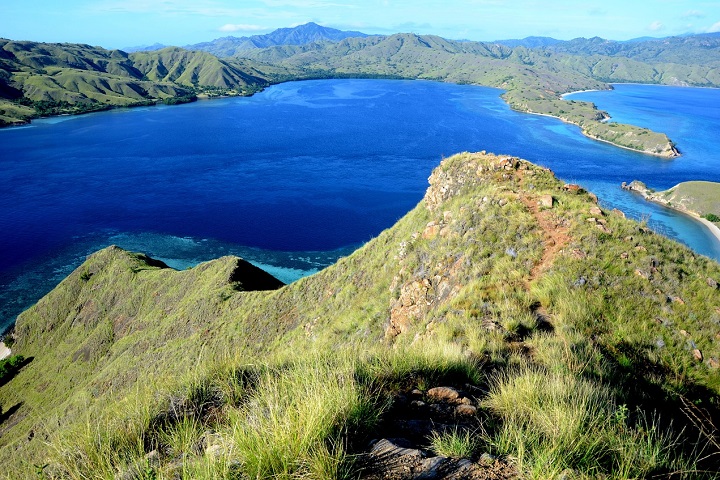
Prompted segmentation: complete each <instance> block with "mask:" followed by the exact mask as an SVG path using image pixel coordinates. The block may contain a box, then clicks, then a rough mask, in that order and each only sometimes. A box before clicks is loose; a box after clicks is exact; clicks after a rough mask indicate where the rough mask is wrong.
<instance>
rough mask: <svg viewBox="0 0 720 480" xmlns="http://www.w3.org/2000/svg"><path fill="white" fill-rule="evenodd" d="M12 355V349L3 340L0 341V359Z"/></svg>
mask: <svg viewBox="0 0 720 480" xmlns="http://www.w3.org/2000/svg"><path fill="white" fill-rule="evenodd" d="M10 355H12V351H11V350H10V349H9V348H8V347H7V345H5V343H4V342H0V360H2V359H3V358H7V357H9V356H10Z"/></svg>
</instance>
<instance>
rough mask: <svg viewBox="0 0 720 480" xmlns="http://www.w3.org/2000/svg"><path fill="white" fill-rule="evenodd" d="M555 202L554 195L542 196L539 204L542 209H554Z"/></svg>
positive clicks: (539, 198)
mask: <svg viewBox="0 0 720 480" xmlns="http://www.w3.org/2000/svg"><path fill="white" fill-rule="evenodd" d="M554 200H555V199H554V198H553V196H552V195H541V196H540V197H538V200H537V204H538V206H540V207H542V208H552V206H553V202H554Z"/></svg>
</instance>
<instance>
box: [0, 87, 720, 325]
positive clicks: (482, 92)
mask: <svg viewBox="0 0 720 480" xmlns="http://www.w3.org/2000/svg"><path fill="white" fill-rule="evenodd" d="M500 93H501V92H500V91H499V90H496V89H490V88H482V87H474V86H459V85H450V84H442V83H434V82H423V81H388V80H323V81H309V82H294V83H287V84H282V85H277V86H274V87H272V88H269V89H268V90H266V91H265V92H263V93H260V94H257V95H255V96H254V97H251V98H231V99H223V100H214V101H202V102H197V103H194V104H188V105H181V106H174V107H150V108H141V109H133V110H124V111H123V110H116V111H111V112H102V113H97V114H90V115H83V116H78V117H60V118H53V119H48V120H42V121H37V122H33V124H32V125H31V126H29V127H20V128H12V129H5V130H0V324H2V325H7V324H9V323H10V322H12V321H14V318H15V316H16V315H17V313H18V312H19V311H20V310H21V309H22V308H25V307H27V306H28V305H30V304H32V303H33V302H35V301H36V300H37V299H38V298H39V297H40V296H41V295H42V294H44V293H45V292H46V291H48V290H49V289H50V288H52V287H53V286H54V285H55V284H56V283H57V282H58V281H59V280H61V279H62V278H63V277H64V276H66V275H67V274H68V273H69V272H70V271H71V270H72V269H73V268H75V267H77V265H79V264H80V263H81V262H82V260H83V259H84V258H85V256H86V255H87V254H89V253H91V252H92V251H95V250H97V249H99V248H102V247H105V246H107V245H110V244H116V245H119V246H121V247H124V248H128V249H131V250H140V251H144V252H147V253H148V254H150V255H152V256H155V257H158V258H161V259H163V260H165V261H166V262H167V263H168V264H170V265H171V266H173V267H175V268H185V267H188V266H191V265H195V264H197V263H199V262H201V261H205V260H209V259H211V258H216V257H218V256H220V255H225V254H236V255H240V256H242V257H244V258H246V259H248V260H250V261H252V262H253V263H256V264H258V265H260V266H262V267H263V268H266V269H267V270H269V271H270V272H271V273H273V274H275V275H276V276H278V278H280V279H282V280H284V281H286V282H289V281H293V280H295V279H297V278H299V277H301V276H303V275H307V274H309V273H313V272H315V271H317V270H319V269H321V268H323V267H324V266H327V265H329V264H330V263H332V262H334V261H335V260H336V259H337V258H338V257H339V256H342V255H347V254H348V253H350V252H351V251H352V250H354V249H355V248H356V247H357V246H358V245H360V244H362V243H363V242H365V241H367V240H369V239H370V238H372V237H373V236H376V235H377V234H378V233H379V232H380V231H381V230H383V229H384V228H387V227H389V226H391V225H392V224H393V223H394V222H395V221H396V220H397V219H398V218H399V217H401V216H402V215H404V214H405V213H406V212H407V211H408V210H410V209H411V208H412V207H413V206H415V204H416V203H417V202H418V201H419V200H420V199H421V198H422V195H423V193H424V191H425V189H426V187H427V177H428V176H429V174H430V172H431V170H432V169H433V168H434V167H435V166H436V165H437V164H438V163H439V162H440V161H441V159H442V158H443V157H444V156H449V155H451V154H453V153H456V152H460V151H479V150H487V151H491V152H495V153H506V154H512V155H517V156H520V157H523V158H526V159H528V160H531V161H533V162H536V163H539V164H542V165H545V166H547V167H550V168H551V169H553V170H554V171H555V172H556V174H557V175H558V176H559V177H560V178H563V179H564V180H566V181H572V182H577V183H580V184H581V185H583V186H584V187H586V188H588V189H589V190H591V191H593V192H595V193H596V194H598V196H599V197H600V199H601V203H602V204H603V205H604V206H606V207H611V208H613V207H617V208H620V209H622V210H624V211H625V212H626V213H627V214H628V215H629V216H632V217H634V218H649V223H650V225H651V226H652V227H653V228H655V229H656V230H658V231H661V232H662V233H664V234H666V235H668V236H671V237H673V238H677V239H680V240H681V241H683V242H685V243H687V244H688V245H690V246H691V247H692V248H694V249H695V250H697V251H698V252H700V253H703V254H705V255H708V256H710V257H713V258H715V259H720V248H718V245H717V244H716V243H715V242H713V241H712V238H711V236H710V235H709V233H708V232H707V231H706V230H705V229H704V228H703V227H701V226H700V225H698V224H697V223H696V222H694V221H692V220H691V219H689V218H687V217H684V216H682V215H679V214H676V213H674V212H672V211H669V210H666V209H663V208H661V207H658V206H655V205H652V204H648V203H646V202H644V201H643V200H641V199H639V198H638V197H636V196H634V195H632V194H629V193H627V192H624V191H622V190H620V188H619V185H620V183H621V182H623V181H630V180H634V179H639V180H642V181H644V182H646V183H647V184H648V185H649V186H651V187H653V188H656V189H661V188H668V187H670V186H672V185H674V184H676V183H678V182H680V181H685V180H696V179H703V180H712V181H720V168H718V167H719V166H720V165H719V164H720V159H718V157H717V155H716V153H715V152H718V151H720V145H718V142H719V139H720V135H719V133H720V126H719V122H720V112H719V111H718V109H720V91H718V90H701V89H677V88H675V89H673V88H670V87H646V86H625V85H619V86H617V89H616V90H615V91H614V92H593V93H584V94H576V96H575V97H573V98H577V99H581V98H582V99H586V98H589V97H587V96H588V95H594V96H596V97H594V98H593V99H592V100H593V101H595V102H597V104H598V105H599V107H600V108H603V109H607V110H609V111H610V112H611V114H612V115H613V117H614V119H616V120H617V121H626V122H629V123H635V124H640V125H643V126H648V127H650V128H653V129H658V130H662V131H665V132H666V133H668V134H669V136H670V137H671V138H672V139H673V140H675V141H676V142H677V144H678V147H679V148H680V150H681V151H682V152H683V153H684V155H683V157H681V158H679V159H675V160H663V159H659V158H655V157H650V156H646V155H641V154H637V153H634V152H630V151H625V150H621V149H618V148H615V147H612V146H610V145H606V144H603V143H599V142H595V141H592V140H589V139H587V138H585V137H583V136H582V135H581V134H580V133H579V130H578V128H577V127H574V126H571V125H567V124H564V123H562V122H560V121H558V120H554V119H550V118H546V117H540V116H532V115H524V114H519V113H516V112H512V111H511V110H510V109H509V108H508V107H507V106H506V105H505V104H504V102H503V101H502V100H501V99H500V98H499V94H500ZM606 101H607V102H609V103H606ZM652 122H656V123H652Z"/></svg>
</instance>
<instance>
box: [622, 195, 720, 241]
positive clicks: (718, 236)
mask: <svg viewBox="0 0 720 480" xmlns="http://www.w3.org/2000/svg"><path fill="white" fill-rule="evenodd" d="M621 188H622V189H623V190H627V191H629V192H633V193H637V194H638V195H640V196H641V197H643V199H645V201H648V202H652V203H654V204H656V205H660V206H662V207H665V208H668V209H670V210H672V211H673V212H677V213H681V214H683V215H685V216H687V217H688V218H691V219H693V220H696V221H697V222H699V223H700V224H702V225H704V226H705V228H706V229H707V230H708V231H709V232H710V234H712V236H713V237H715V241H716V244H717V245H718V246H719V247H720V227H718V226H717V225H715V224H714V223H713V222H711V221H709V220H707V219H705V218H703V217H701V216H700V214H699V213H697V212H693V211H692V210H687V209H685V208H677V207H674V206H673V205H671V204H669V203H668V202H664V201H662V200H658V199H657V198H655V197H654V196H653V195H652V194H651V193H650V192H649V190H648V188H647V187H646V186H645V184H642V183H641V182H637V181H633V182H630V183H629V184H627V183H625V182H623V183H622V185H621Z"/></svg>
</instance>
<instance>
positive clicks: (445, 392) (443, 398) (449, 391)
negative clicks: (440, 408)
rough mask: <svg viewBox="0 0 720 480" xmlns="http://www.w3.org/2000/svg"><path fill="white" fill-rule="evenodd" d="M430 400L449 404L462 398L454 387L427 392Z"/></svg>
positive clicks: (433, 389) (438, 388) (436, 388)
mask: <svg viewBox="0 0 720 480" xmlns="http://www.w3.org/2000/svg"><path fill="white" fill-rule="evenodd" d="M427 395H428V398H430V399H431V400H435V401H436V402H449V401H453V400H456V399H458V398H459V397H460V392H458V391H457V390H455V389H454V388H452V387H435V388H431V389H430V390H428V392H427Z"/></svg>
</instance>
